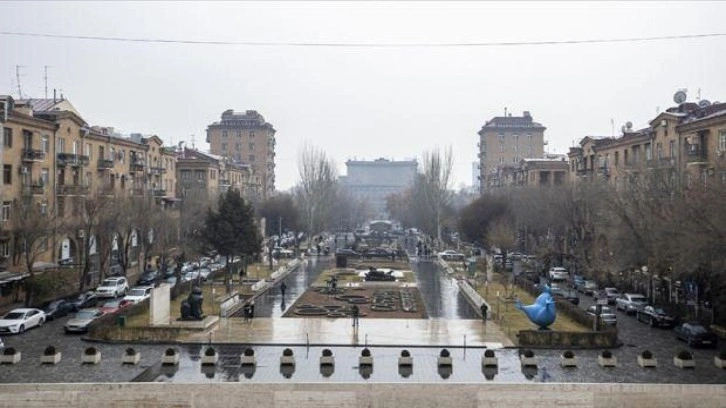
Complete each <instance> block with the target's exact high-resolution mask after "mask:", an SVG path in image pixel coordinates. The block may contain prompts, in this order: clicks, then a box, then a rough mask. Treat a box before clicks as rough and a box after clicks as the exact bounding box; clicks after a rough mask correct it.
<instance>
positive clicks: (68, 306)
mask: <svg viewBox="0 0 726 408" xmlns="http://www.w3.org/2000/svg"><path fill="white" fill-rule="evenodd" d="M43 311H44V312H45V316H46V319H48V320H53V319H55V318H56V317H62V316H67V315H68V313H70V312H72V311H73V304H72V303H71V302H69V301H67V300H65V299H57V300H53V301H50V302H45V304H43Z"/></svg>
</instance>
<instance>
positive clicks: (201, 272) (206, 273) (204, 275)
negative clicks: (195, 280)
mask: <svg viewBox="0 0 726 408" xmlns="http://www.w3.org/2000/svg"><path fill="white" fill-rule="evenodd" d="M198 272H199V275H200V276H201V277H202V280H207V278H208V277H209V275H211V274H212V270H211V269H209V268H207V267H201V268H199V271H198Z"/></svg>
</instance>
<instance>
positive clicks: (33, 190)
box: [23, 183, 45, 196]
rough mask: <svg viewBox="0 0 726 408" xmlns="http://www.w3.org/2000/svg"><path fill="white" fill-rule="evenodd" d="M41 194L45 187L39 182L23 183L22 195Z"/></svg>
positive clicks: (43, 192)
mask: <svg viewBox="0 0 726 408" xmlns="http://www.w3.org/2000/svg"><path fill="white" fill-rule="evenodd" d="M43 194H45V187H44V186H43V185H42V184H40V183H38V184H24V185H23V195H24V196H30V195H43Z"/></svg>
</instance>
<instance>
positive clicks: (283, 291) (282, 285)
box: [280, 282, 287, 297]
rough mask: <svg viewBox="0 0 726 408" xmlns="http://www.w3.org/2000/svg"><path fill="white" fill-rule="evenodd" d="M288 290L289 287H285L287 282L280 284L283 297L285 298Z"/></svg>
mask: <svg viewBox="0 0 726 408" xmlns="http://www.w3.org/2000/svg"><path fill="white" fill-rule="evenodd" d="M286 290H287V285H285V282H282V284H280V293H281V294H282V297H285V291H286Z"/></svg>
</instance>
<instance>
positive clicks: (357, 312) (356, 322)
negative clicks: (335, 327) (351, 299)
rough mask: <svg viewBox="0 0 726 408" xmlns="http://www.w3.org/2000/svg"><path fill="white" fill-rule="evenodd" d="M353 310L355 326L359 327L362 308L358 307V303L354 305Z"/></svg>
mask: <svg viewBox="0 0 726 408" xmlns="http://www.w3.org/2000/svg"><path fill="white" fill-rule="evenodd" d="M351 310H352V311H353V313H352V315H353V327H358V319H359V318H360V309H358V305H353V307H352V308H351Z"/></svg>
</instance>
